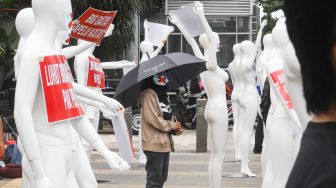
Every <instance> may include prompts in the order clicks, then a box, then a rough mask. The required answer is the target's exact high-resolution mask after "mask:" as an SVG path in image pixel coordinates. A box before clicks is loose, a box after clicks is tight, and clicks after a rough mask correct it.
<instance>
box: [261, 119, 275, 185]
mask: <svg viewBox="0 0 336 188" xmlns="http://www.w3.org/2000/svg"><path fill="white" fill-rule="evenodd" d="M271 122H272V116H271V114H269V118H268V119H267V122H266V127H264V136H265V137H264V144H263V148H264V149H263V151H262V153H261V168H262V176H263V183H262V188H269V187H271V186H272V182H273V169H272V160H271V154H270V148H269V146H270V143H269V142H270V138H269V133H268V129H267V127H268V125H269V124H270V123H271Z"/></svg>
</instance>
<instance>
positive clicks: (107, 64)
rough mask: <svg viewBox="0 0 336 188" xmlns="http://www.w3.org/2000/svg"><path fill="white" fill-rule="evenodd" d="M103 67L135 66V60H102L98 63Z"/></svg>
mask: <svg viewBox="0 0 336 188" xmlns="http://www.w3.org/2000/svg"><path fill="white" fill-rule="evenodd" d="M100 64H101V66H102V68H103V69H121V68H126V67H135V66H136V64H135V61H132V62H130V61H127V60H122V61H116V62H102V63H100Z"/></svg>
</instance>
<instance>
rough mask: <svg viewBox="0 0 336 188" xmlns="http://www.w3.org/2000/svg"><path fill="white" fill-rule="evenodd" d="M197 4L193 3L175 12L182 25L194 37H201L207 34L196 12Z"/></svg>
mask: <svg viewBox="0 0 336 188" xmlns="http://www.w3.org/2000/svg"><path fill="white" fill-rule="evenodd" d="M194 8H195V4H194V3H191V4H189V5H187V6H185V7H182V8H181V9H178V10H176V11H175V13H174V14H175V15H176V17H177V18H178V19H179V20H180V22H181V24H182V25H183V26H184V27H185V29H186V30H187V31H188V32H189V33H190V35H191V36H192V37H197V36H200V35H201V34H203V33H205V30H204V28H203V26H202V22H201V20H200V19H199V17H198V16H197V15H196V14H195V12H194Z"/></svg>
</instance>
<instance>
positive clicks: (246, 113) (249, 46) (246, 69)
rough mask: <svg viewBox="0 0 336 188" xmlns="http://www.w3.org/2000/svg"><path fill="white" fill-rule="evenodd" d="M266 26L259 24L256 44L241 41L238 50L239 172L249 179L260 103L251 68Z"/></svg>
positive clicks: (264, 23)
mask: <svg viewBox="0 0 336 188" xmlns="http://www.w3.org/2000/svg"><path fill="white" fill-rule="evenodd" d="M266 25H267V21H266V20H264V21H263V22H262V23H261V26H260V30H259V32H258V36H257V40H256V44H253V43H252V42H251V41H243V42H242V43H241V44H240V50H241V52H242V62H241V66H240V69H241V77H242V80H243V82H244V92H243V93H242V94H241V93H240V96H239V105H240V109H239V113H240V115H239V118H240V127H241V132H240V136H239V139H240V140H239V144H240V151H241V157H242V161H241V169H240V172H241V173H242V174H243V175H245V176H249V177H254V176H255V174H253V173H252V172H251V170H250V168H249V167H248V149H249V143H250V137H251V135H252V132H253V126H254V122H255V119H256V116H257V112H258V110H259V103H260V102H259V101H260V97H259V94H258V91H257V89H256V85H257V84H256V80H255V75H256V74H255V71H254V69H253V66H254V62H255V58H256V56H257V52H258V49H259V48H260V43H261V37H262V30H263V28H264V27H265V26H266Z"/></svg>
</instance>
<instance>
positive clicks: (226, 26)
mask: <svg viewBox="0 0 336 188" xmlns="http://www.w3.org/2000/svg"><path fill="white" fill-rule="evenodd" d="M208 23H209V25H210V27H211V28H212V30H213V31H214V32H236V17H221V18H210V19H208Z"/></svg>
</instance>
